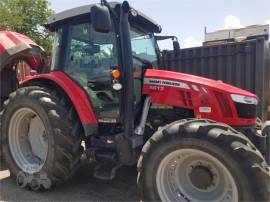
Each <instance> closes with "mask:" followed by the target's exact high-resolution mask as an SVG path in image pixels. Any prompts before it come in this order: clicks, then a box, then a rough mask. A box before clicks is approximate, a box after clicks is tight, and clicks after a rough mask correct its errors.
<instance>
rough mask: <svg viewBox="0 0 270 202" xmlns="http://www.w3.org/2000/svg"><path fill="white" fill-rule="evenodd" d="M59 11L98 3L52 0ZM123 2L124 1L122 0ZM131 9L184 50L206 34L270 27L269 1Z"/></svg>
mask: <svg viewBox="0 0 270 202" xmlns="http://www.w3.org/2000/svg"><path fill="white" fill-rule="evenodd" d="M49 2H50V8H52V9H53V10H54V11H55V12H60V11H63V10H66V9H69V8H74V7H77V6H81V5H87V4H91V3H96V2H99V1H98V0H49ZM120 2H121V1H120ZM129 2H130V4H131V6H133V7H134V8H136V9H138V10H140V11H142V12H143V13H145V14H147V15H148V16H149V17H151V18H152V19H154V20H155V21H157V22H158V23H159V24H160V25H161V26H162V30H163V31H162V34H164V35H175V36H177V37H178V39H179V41H180V43H181V47H192V46H198V45H200V44H201V42H202V41H203V39H204V26H206V27H207V31H209V32H210V31H215V30H219V29H223V28H225V27H226V28H232V27H233V28H238V27H241V26H247V25H252V24H266V23H267V24H270V0H129Z"/></svg>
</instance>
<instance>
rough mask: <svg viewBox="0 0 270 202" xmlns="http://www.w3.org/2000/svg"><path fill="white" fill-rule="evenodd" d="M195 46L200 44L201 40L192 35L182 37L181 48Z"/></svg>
mask: <svg viewBox="0 0 270 202" xmlns="http://www.w3.org/2000/svg"><path fill="white" fill-rule="evenodd" d="M196 46H201V41H199V40H197V39H196V38H194V37H193V36H189V37H187V38H185V39H184V43H183V48H190V47H196Z"/></svg>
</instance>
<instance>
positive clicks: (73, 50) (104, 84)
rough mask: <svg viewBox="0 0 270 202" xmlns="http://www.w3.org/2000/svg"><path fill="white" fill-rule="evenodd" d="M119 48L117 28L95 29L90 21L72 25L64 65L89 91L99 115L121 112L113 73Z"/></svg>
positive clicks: (111, 114) (67, 71) (68, 72)
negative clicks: (108, 30)
mask: <svg viewBox="0 0 270 202" xmlns="http://www.w3.org/2000/svg"><path fill="white" fill-rule="evenodd" d="M116 50H117V48H116V42H115V34H114V32H110V33H99V32H95V31H94V30H93V29H92V26H91V24H90V23H82V24H76V25H70V26H69V29H68V39H67V44H66V56H65V65H64V69H65V72H66V73H67V74H69V75H70V76H71V77H72V78H73V79H74V80H76V81H77V82H78V83H79V84H80V85H81V86H82V87H83V88H84V89H85V90H86V91H87V92H88V95H89V97H90V100H91V102H92V105H93V107H94V109H95V112H96V114H97V116H102V117H103V116H106V117H108V116H109V117H115V116H118V114H119V109H118V108H119V106H118V95H116V94H115V92H114V91H113V89H112V85H111V81H112V79H111V73H110V72H111V68H113V67H115V66H117V64H118V62H117V53H116Z"/></svg>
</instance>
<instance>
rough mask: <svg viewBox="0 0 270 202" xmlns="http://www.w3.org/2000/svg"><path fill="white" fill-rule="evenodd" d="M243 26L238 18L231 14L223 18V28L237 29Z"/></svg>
mask: <svg viewBox="0 0 270 202" xmlns="http://www.w3.org/2000/svg"><path fill="white" fill-rule="evenodd" d="M242 27H244V26H243V25H241V22H240V19H239V18H238V17H236V16H233V15H228V16H226V17H225V19H224V29H237V28H242Z"/></svg>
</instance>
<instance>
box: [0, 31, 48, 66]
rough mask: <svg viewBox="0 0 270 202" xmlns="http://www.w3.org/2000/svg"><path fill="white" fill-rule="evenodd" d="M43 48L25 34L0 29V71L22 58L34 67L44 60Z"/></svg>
mask: <svg viewBox="0 0 270 202" xmlns="http://www.w3.org/2000/svg"><path fill="white" fill-rule="evenodd" d="M44 58H45V53H44V50H43V49H42V48H41V47H40V46H38V45H37V44H36V43H35V42H34V41H32V40H31V39H30V38H28V37H27V36H25V35H22V34H19V33H16V32H11V31H0V71H1V70H2V69H3V68H4V67H5V66H6V65H7V64H12V63H13V61H14V60H16V59H24V60H25V61H27V62H28V63H29V65H30V66H31V67H32V68H34V69H36V68H37V67H38V66H40V65H42V63H43V62H44V61H43V60H44Z"/></svg>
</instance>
